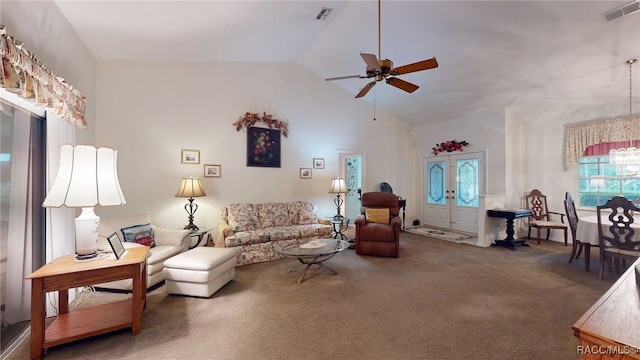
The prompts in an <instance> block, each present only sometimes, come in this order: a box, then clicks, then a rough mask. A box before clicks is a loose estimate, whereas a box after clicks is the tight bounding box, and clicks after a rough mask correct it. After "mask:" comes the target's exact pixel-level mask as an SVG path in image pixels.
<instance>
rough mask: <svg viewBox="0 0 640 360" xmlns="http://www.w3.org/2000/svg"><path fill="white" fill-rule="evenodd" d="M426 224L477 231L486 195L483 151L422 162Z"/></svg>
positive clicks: (425, 159)
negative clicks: (480, 209) (479, 214)
mask: <svg viewBox="0 0 640 360" xmlns="http://www.w3.org/2000/svg"><path fill="white" fill-rule="evenodd" d="M423 168H424V172H423V178H424V181H423V183H424V187H423V191H424V196H423V221H424V224H425V225H431V226H437V227H440V228H445V229H451V230H459V231H464V232H468V233H474V234H475V233H477V232H478V206H479V195H483V194H484V193H485V183H484V173H485V154H484V152H476V153H465V154H457V155H444V156H443V155H440V156H432V157H425V158H424V159H423Z"/></svg>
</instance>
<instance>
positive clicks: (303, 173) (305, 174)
mask: <svg viewBox="0 0 640 360" xmlns="http://www.w3.org/2000/svg"><path fill="white" fill-rule="evenodd" d="M300 179H311V169H309V168H300Z"/></svg>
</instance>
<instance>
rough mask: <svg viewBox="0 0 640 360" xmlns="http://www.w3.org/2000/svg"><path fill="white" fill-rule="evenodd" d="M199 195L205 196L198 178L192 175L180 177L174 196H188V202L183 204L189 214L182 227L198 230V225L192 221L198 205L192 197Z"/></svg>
mask: <svg viewBox="0 0 640 360" xmlns="http://www.w3.org/2000/svg"><path fill="white" fill-rule="evenodd" d="M200 196H207V194H205V193H204V190H203V189H202V184H201V183H200V178H199V177H194V176H189V177H185V178H182V182H181V183H180V188H179V189H178V192H177V193H176V197H182V198H189V202H188V203H187V204H186V205H185V206H184V209H185V210H186V211H187V214H188V215H189V224H187V226H185V227H184V228H185V229H188V230H191V231H198V227H197V226H196V225H195V224H194V223H193V215H194V214H195V213H196V211H197V210H198V205H197V204H195V203H194V202H193V198H194V197H200Z"/></svg>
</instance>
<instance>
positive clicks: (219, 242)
mask: <svg viewBox="0 0 640 360" xmlns="http://www.w3.org/2000/svg"><path fill="white" fill-rule="evenodd" d="M233 234H234V232H233V229H232V228H231V226H229V224H227V223H226V222H221V223H220V226H218V237H217V238H216V241H215V244H216V247H226V246H225V244H224V239H226V238H228V237H229V236H231V235H233Z"/></svg>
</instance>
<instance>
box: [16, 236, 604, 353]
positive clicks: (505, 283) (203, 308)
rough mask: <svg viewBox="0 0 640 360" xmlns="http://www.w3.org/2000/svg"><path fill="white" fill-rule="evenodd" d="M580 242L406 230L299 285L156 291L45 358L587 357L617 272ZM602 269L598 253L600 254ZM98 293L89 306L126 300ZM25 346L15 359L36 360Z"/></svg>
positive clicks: (254, 274)
mask: <svg viewBox="0 0 640 360" xmlns="http://www.w3.org/2000/svg"><path fill="white" fill-rule="evenodd" d="M569 251H570V247H564V246H562V245H561V244H558V243H550V242H543V244H542V245H537V244H534V243H532V244H531V247H518V248H517V249H516V250H515V251H511V250H508V249H506V248H501V247H500V248H498V247H490V248H481V247H473V246H467V245H464V244H456V243H453V242H448V241H443V240H437V239H431V238H427V237H424V236H418V235H414V234H410V233H407V232H404V233H402V236H401V257H400V258H398V259H388V258H377V257H367V256H358V255H356V254H355V252H354V251H353V250H347V251H345V252H343V253H340V254H338V255H337V256H335V257H334V258H333V259H331V260H329V261H328V262H327V265H329V266H331V267H332V268H333V269H335V270H336V271H337V272H338V275H329V274H327V273H324V272H312V273H311V276H312V277H311V278H310V279H308V280H307V281H305V282H303V283H302V284H296V279H297V274H295V273H291V274H288V273H287V270H289V268H290V267H291V266H292V265H294V264H296V263H297V262H296V260H293V259H285V260H280V261H275V262H270V263H262V264H255V265H248V266H243V267H238V268H237V274H236V277H235V279H234V280H232V281H231V282H230V283H229V284H227V285H226V286H225V287H224V288H222V289H221V290H220V291H219V292H218V293H216V294H214V296H213V297H212V298H209V299H200V298H192V297H183V296H176V295H168V294H167V293H166V292H165V289H164V287H160V288H158V289H156V290H154V291H152V292H151V293H149V296H148V305H147V309H146V310H145V312H144V316H143V323H142V325H143V330H142V333H141V334H139V335H137V336H131V334H130V332H129V331H120V332H117V333H113V334H109V335H104V336H100V337H96V338H92V339H89V340H85V341H81V342H77V343H74V344H70V345H63V346H60V347H57V348H53V349H50V351H49V352H48V354H47V356H46V359H52V360H53V359H385V360H387V359H536V360H537V359H578V358H579V357H578V355H577V353H576V344H577V340H576V338H575V337H574V336H573V331H572V330H571V325H572V324H573V323H574V322H575V321H576V320H577V319H578V318H579V317H580V315H582V314H583V313H584V312H585V311H586V310H587V309H588V308H589V307H590V306H591V305H592V304H593V303H594V302H595V301H596V300H597V299H598V298H599V297H600V296H601V295H602V294H603V293H604V292H605V291H606V289H608V288H609V286H611V284H612V283H613V280H614V278H615V276H614V275H612V274H607V277H606V280H604V281H601V280H598V278H597V271H593V272H591V273H587V272H585V271H584V267H583V266H584V264H583V262H582V261H581V260H578V261H576V262H574V263H573V264H569V263H567V260H568V258H569ZM593 255H594V256H593V258H594V259H593V260H592V261H594V264H595V266H594V268H595V269H596V270H597V264H598V260H597V254H593ZM122 296H125V295H122V294H107V293H96V294H95V295H93V296H92V297H91V298H89V299H88V300H86V301H85V303H84V304H87V305H89V304H92V303H98V302H104V301H109V300H113V299H117V298H121V297H122ZM28 358H29V348H28V343H27V342H25V343H23V344H21V345H20V347H19V348H18V350H17V351H16V352H14V353H13V354H12V355H11V356H10V357H9V359H28Z"/></svg>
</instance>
